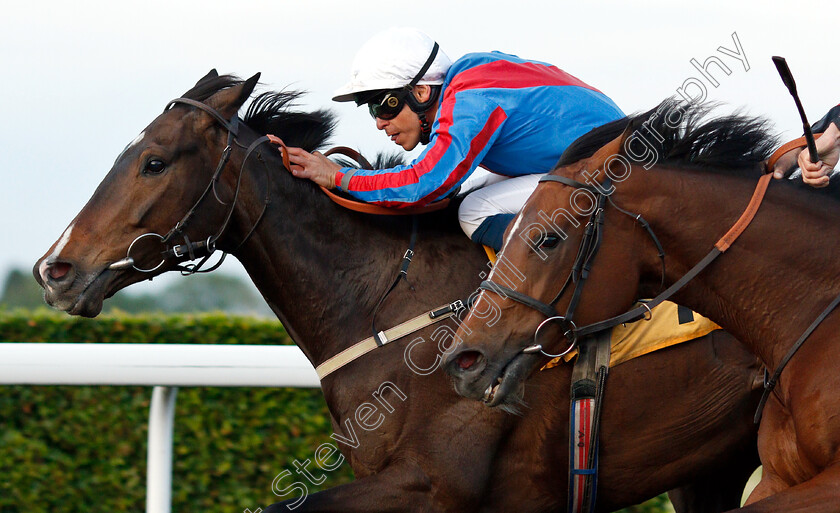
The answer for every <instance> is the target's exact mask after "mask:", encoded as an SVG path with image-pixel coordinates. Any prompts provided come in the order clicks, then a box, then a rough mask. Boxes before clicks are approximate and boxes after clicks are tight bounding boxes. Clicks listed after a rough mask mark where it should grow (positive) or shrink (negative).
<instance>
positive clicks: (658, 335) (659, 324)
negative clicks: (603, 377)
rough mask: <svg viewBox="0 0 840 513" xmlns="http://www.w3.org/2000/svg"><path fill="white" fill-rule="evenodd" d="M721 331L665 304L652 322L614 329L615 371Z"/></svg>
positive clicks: (703, 319) (556, 361) (567, 357)
mask: <svg viewBox="0 0 840 513" xmlns="http://www.w3.org/2000/svg"><path fill="white" fill-rule="evenodd" d="M719 329H721V328H720V326H718V325H717V324H715V323H714V322H712V321H711V320H709V319H707V318H706V317H703V316H702V315H700V314H698V313H697V312H692V311H691V310H689V309H688V308H685V307H684V306H678V305H677V304H675V303H671V302H670V301H665V302H664V303H662V304H660V305H659V306H657V307H656V308H654V309H653V310H652V311H651V319H650V320H649V321H645V320H642V321H637V322H634V323H632V324H621V325H619V326H616V327H615V328H613V330H612V335H611V337H610V347H611V350H610V366H611V367H615V366H616V365H618V364H621V363H624V362H626V361H627V360H632V359H633V358H636V357H639V356H642V355H646V354H648V353H652V352H653V351H657V350H659V349H664V348H666V347H670V346H674V345H677V344H680V343H682V342H687V341H689V340H694V339H695V338H700V337H702V336H704V335H708V334H709V333H711V332H712V331H714V330H719ZM576 355H577V349H575V350H574V351H572V352H570V353H569V354H567V355H564V356H561V357H557V358H554V359H553V360H551V361H550V362H548V363H547V364H545V365H544V366H543V367H542V368H541V369H540V370H545V369H550V368H552V367H556V366H558V365H560V363H561V361H566V362H568V361H570V360H571V359H572V358H574V357H575V356H576Z"/></svg>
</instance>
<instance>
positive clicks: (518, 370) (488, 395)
mask: <svg viewBox="0 0 840 513" xmlns="http://www.w3.org/2000/svg"><path fill="white" fill-rule="evenodd" d="M539 358H540V356H539V355H535V354H526V353H518V354H517V355H516V356H514V357H513V359H511V360H510V361H509V362H508V363H507V365H505V366H504V367H503V368H502V370H501V372H500V373H499V375H498V376H496V378H495V379H494V380H492V381H491V382H490V384H489V385H487V388H486V389H485V390H484V397H483V398H482V402H484V404H486V405H487V406H489V407H491V408H494V407H496V406H502V405H505V404H510V403H517V402H520V401H521V400H522V394H523V392H524V384H525V379H526V378H527V377H528V375H529V374H530V373H531V371H532V370H533V369H534V366H535V365H536V363H537V361H538V360H539Z"/></svg>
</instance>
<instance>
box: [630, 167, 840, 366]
mask: <svg viewBox="0 0 840 513" xmlns="http://www.w3.org/2000/svg"><path fill="white" fill-rule="evenodd" d="M640 173H641V174H644V175H646V176H645V178H646V179H645V180H644V183H643V184H640V183H638V182H637V183H636V184H635V185H632V186H631V187H636V188H637V190H636V192H637V194H636V197H637V198H640V200H637V201H636V202H635V204H634V205H632V208H635V209H636V210H637V211H639V212H641V213H642V214H643V216H644V217H645V218H646V219H648V221H650V223H651V226H652V227H653V229H654V231H655V233H656V235H657V236H658V237H659V238H660V240H661V241H662V243H663V245H664V248H665V252H666V254H667V262H668V265H667V277H666V281H667V282H669V283H673V282H675V281H677V280H678V279H679V278H681V277H682V276H683V275H684V274H685V273H686V272H687V271H688V270H689V269H690V268H691V267H693V266H694V265H695V264H696V263H697V262H698V261H700V259H701V258H703V257H704V256H705V255H706V254H707V253H708V252H709V251H710V250H711V249H712V247H713V245H714V244H715V242H717V240H718V239H719V238H720V237H721V236H722V235H723V234H724V233H725V232H726V231H727V230H728V229H729V228H730V227H731V226H732V225H733V224H734V223H735V221H736V220H737V219H738V218H739V217H740V215H741V213H742V212H743V209H744V208H746V205H747V203H748V202H749V199H750V197H751V195H752V193H753V190H754V189H755V186H756V184H757V177H756V178H744V177H743V176H729V175H723V174H715V175H710V174H709V172H703V171H686V170H672V169H654V170H651V171H648V172H647V173H645V172H644V171H641V172H640ZM622 185H623V184H622ZM619 191H621V188H619ZM687 191H691V192H690V194H687ZM621 197H622V196H621V195H619V196H618V197H617V198H616V200H617V201H618V202H619V204H621V203H622V199H621ZM828 201H829V202H830V201H831V200H828ZM827 207H831V205H827V203H826V199H825V198H820V197H819V196H818V195H817V194H816V193H815V192H813V191H807V190H799V189H797V188H796V187H794V186H792V185H791V184H787V183H778V182H777V183H771V184H770V187H769V190H768V192H767V195H766V197H765V199H764V202H763V203H762V206H761V208H760V210H759V211H758V214H757V216H756V217H755V219H754V220H753V221H752V223H751V224H750V225H749V227H748V228H747V229H746V230H745V231H744V233H743V234H742V235H741V237H740V238H739V239H737V240H736V242H735V243H734V244H733V245H732V247H731V248H730V249H729V250H728V251H726V252H724V253H723V254H722V255H720V256H719V257H718V259H717V260H716V261H715V262H714V263H712V264H711V265H710V266H709V267H708V268H707V269H706V270H705V271H703V272H702V273H701V274H700V275H698V276H697V277H696V278H695V279H694V280H693V281H692V282H690V283H689V285H687V286H686V287H684V288H683V289H682V290H681V291H680V292H679V293H677V294H676V295H675V296H674V300H675V301H677V302H678V303H681V304H684V305H686V306H688V307H690V308H692V309H694V310H696V311H698V312H700V313H702V314H704V315H706V316H708V317H710V318H711V319H713V320H714V321H716V322H717V323H718V324H720V325H721V326H722V327H723V328H724V329H726V330H727V331H729V332H730V333H732V334H733V335H735V336H736V337H737V338H738V339H740V340H741V341H742V342H743V343H745V344H747V346H748V347H750V348H751V349H752V350H753V352H754V353H756V354H757V355H758V356H760V357H761V358H762V359H763V360H764V362H765V363H766V364H767V365H768V366H774V365H775V364H776V363H777V362H778V361H779V360H780V359H781V357H782V356H783V355H784V353H786V352H787V350H788V349H789V347H790V346H791V345H792V344H793V342H794V341H795V340H796V339H797V338H798V337H799V336H800V335H801V334H802V332H804V331H805V328H806V327H807V326H808V325H809V324H810V323H811V322H812V321H813V319H815V318H816V317H817V316H818V315H819V313H820V312H821V311H822V310H823V308H825V306H826V305H827V304H828V303H829V302H831V300H832V299H834V297H835V296H837V295H838V293H840V270H838V267H837V266H836V265H833V264H832V260H833V259H834V255H836V254H837V253H838V251H840V233H838V232H840V229H838V223H837V219H833V217H834V216H831V215H829V212H830V209H829V211H827V210H826V208H827ZM835 207H836V205H835ZM809 234H811V235H809ZM814 234H819V236H817V237H814ZM659 272H660V269H659V267H655V268H651V270H650V273H649V276H650V277H651V280H650V283H649V285H652V284H653V283H654V282H655V283H656V285H657V286H658V285H659ZM648 288H652V287H648Z"/></svg>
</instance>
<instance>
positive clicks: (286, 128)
mask: <svg viewBox="0 0 840 513" xmlns="http://www.w3.org/2000/svg"><path fill="white" fill-rule="evenodd" d="M243 82H244V81H243V80H242V79H240V78H239V77H237V76H235V75H215V74H214V73H213V72H211V73H210V74H209V75H207V76H206V77H204V78H203V79H201V80H199V81H198V83H197V84H196V85H195V86H194V87H193V88H192V89H190V90H189V91H187V92H186V93H184V95H183V96H184V97H185V98H190V99H193V100H196V101H201V102H203V101H205V100H207V99H208V98H210V97H211V96H213V95H214V94H216V93H218V92H219V91H221V90H223V89H227V88H230V87H235V86H238V85H240V84H242V83H243ZM304 94H305V93H304V92H303V91H269V92H265V93H261V94H259V95H257V96H256V97H255V98H254V99H253V100H252V101H251V103H250V104H249V105H248V107H247V109H246V111H245V115H244V117H243V118H242V122H243V123H245V124H246V125H247V126H248V127H250V128H251V129H252V130H254V131H255V132H257V133H259V134H273V135H276V136H277V137H279V138H281V139H283V141H284V142H285V143H286V144H287V145H289V146H297V147H300V148H303V149H305V150H307V151H314V150H317V149H319V148H321V147H323V146H324V145H325V144H326V143H327V141H328V140H329V138H330V137H331V136H332V135H333V131H334V130H335V126H336V122H337V121H336V117H335V115H334V114H333V113H332V112H330V111H329V110H325V109H320V110H316V111H314V112H300V111H295V110H292V109H293V107H294V106H295V102H296V100H298V99H299V98H300V97H301V96H303V95H304ZM339 163H340V164H342V165H351V166H352V165H355V164H353V163H351V162H348V163H346V164H345V163H343V162H341V161H339ZM404 163H405V158H404V155H402V154H401V153H398V152H381V153H379V154H377V155H376V158H375V160H374V161H373V162H372V163H371V165H372V166H373V168H374V169H386V168H390V167H394V166H398V165H401V164H404ZM296 183H299V184H300V186H301V187H303V188H305V189H307V190H309V191H313V192H315V191H317V188H316V187H314V186H313V184H311V183H308V181H304V180H298V181H296ZM318 194H320V192H319V193H318ZM462 199H463V198H459V197H456V198H453V199H452V201H451V202H450V204H449V205H448V206H447V208H445V209H443V210H441V211H438V212H433V213H430V214H424V215H422V216H420V217H421V224H422V225H423V226H426V227H434V228H435V229H437V230H442V231H455V232H457V231H460V230H461V228H460V226H459V224H458V222H457V213H458V206H459V205H460V204H461V201H462ZM378 217H384V218H383V219H379V220H378V222H380V223H385V224H387V223H392V224H394V225H395V227H396V226H398V225H403V224H405V223H406V222H407V219H409V218H410V216H393V219H387V217H388V216H378Z"/></svg>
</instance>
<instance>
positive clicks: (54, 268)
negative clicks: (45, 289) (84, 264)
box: [47, 262, 73, 281]
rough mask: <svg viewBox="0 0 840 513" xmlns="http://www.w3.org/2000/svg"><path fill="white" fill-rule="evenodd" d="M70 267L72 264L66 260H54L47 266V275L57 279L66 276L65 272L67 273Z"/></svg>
mask: <svg viewBox="0 0 840 513" xmlns="http://www.w3.org/2000/svg"><path fill="white" fill-rule="evenodd" d="M72 268H73V266H72V265H70V264H68V263H67V262H54V263H52V264H49V265H48V266H47V275H48V276H49V277H50V279H51V280H55V281H58V280H60V279H61V278H63V277H65V276H67V273H69V272H70V269H72Z"/></svg>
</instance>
